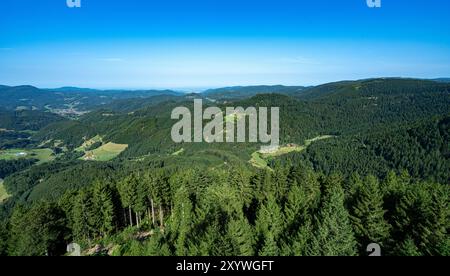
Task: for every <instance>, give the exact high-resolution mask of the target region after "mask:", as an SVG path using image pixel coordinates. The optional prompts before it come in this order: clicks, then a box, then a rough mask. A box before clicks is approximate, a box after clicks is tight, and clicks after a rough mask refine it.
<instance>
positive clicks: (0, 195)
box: [0, 178, 10, 203]
mask: <svg viewBox="0 0 450 276" xmlns="http://www.w3.org/2000/svg"><path fill="white" fill-rule="evenodd" d="M9 197H10V195H9V194H8V193H7V192H6V189H5V186H4V185H3V179H1V178H0V203H3V201H5V200H6V199H8V198H9Z"/></svg>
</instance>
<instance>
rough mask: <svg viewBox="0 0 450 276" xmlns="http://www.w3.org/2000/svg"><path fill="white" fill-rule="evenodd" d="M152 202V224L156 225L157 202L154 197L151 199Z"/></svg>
mask: <svg viewBox="0 0 450 276" xmlns="http://www.w3.org/2000/svg"><path fill="white" fill-rule="evenodd" d="M150 203H151V204H152V225H153V226H155V204H154V202H153V198H151V199H150Z"/></svg>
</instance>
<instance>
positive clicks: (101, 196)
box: [94, 181, 116, 237]
mask: <svg viewBox="0 0 450 276" xmlns="http://www.w3.org/2000/svg"><path fill="white" fill-rule="evenodd" d="M94 206H95V209H96V212H98V214H99V215H100V221H99V230H100V232H101V234H102V235H103V237H106V236H108V235H110V234H111V233H112V231H113V230H114V228H115V226H116V215H115V210H114V203H113V199H112V192H111V188H110V187H109V185H108V184H105V183H103V182H100V181H97V182H96V183H95V184H94Z"/></svg>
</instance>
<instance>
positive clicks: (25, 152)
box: [0, 148, 55, 164]
mask: <svg viewBox="0 0 450 276" xmlns="http://www.w3.org/2000/svg"><path fill="white" fill-rule="evenodd" d="M21 158H25V159H38V160H39V162H38V164H42V163H45V162H49V161H52V160H54V159H55V155H54V154H53V150H51V149H47V148H46V149H7V150H0V160H17V159H21Z"/></svg>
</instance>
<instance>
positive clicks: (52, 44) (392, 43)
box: [0, 0, 450, 89]
mask: <svg viewBox="0 0 450 276" xmlns="http://www.w3.org/2000/svg"><path fill="white" fill-rule="evenodd" d="M81 3H82V7H81V8H74V9H70V8H68V7H67V6H66V0H2V1H1V3H0V83H1V84H8V85H19V84H31V85H36V86H39V87H60V86H80V87H91V88H133V89H138V88H180V89H181V88H203V87H205V88H206V87H220V86H233V85H253V84H285V85H314V84H320V83H325V82H330V81H336V80H342V79H360V78H368V77H381V76H403V77H421V78H434V77H448V76H450V16H449V14H448V13H449V11H450V1H448V0H409V1H407V0H382V7H381V8H379V9H369V8H368V7H367V5H366V0H339V1H337V0H334V1H332V0H308V1H306V0H305V1H302V0H258V1H256V0H146V1H144V0H120V1H111V0H109V1H107V0H81Z"/></svg>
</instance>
